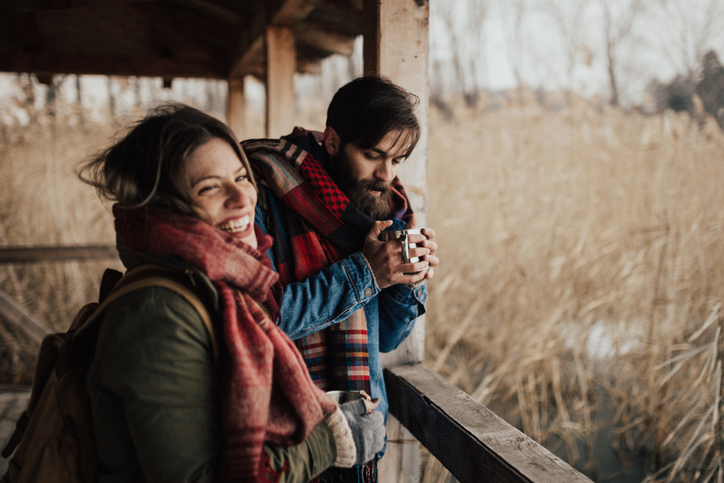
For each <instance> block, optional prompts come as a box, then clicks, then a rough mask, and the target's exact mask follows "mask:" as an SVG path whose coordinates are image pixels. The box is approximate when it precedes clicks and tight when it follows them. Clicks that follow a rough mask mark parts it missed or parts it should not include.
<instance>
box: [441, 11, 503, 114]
mask: <svg viewBox="0 0 724 483" xmlns="http://www.w3.org/2000/svg"><path fill="white" fill-rule="evenodd" d="M433 6H434V7H435V8H436V9H437V12H436V13H435V14H436V16H437V18H439V19H440V21H441V25H442V29H443V30H444V32H436V37H437V36H439V35H444V37H445V38H444V39H440V38H434V39H433V41H438V42H440V41H442V42H444V43H447V47H448V51H449V53H450V55H451V57H450V62H451V63H452V68H453V71H454V78H453V79H452V85H451V87H452V90H453V91H454V92H457V93H461V94H462V95H463V96H464V97H465V100H466V102H467V103H468V105H474V104H475V102H476V100H477V96H478V91H479V90H480V89H482V88H483V86H484V85H485V83H486V82H485V77H486V68H487V66H486V57H485V32H486V30H485V19H486V17H487V15H488V6H489V3H488V0H463V1H455V2H435V3H434V4H433Z"/></svg>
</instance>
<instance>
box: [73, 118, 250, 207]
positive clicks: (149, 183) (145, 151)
mask: <svg viewBox="0 0 724 483" xmlns="http://www.w3.org/2000/svg"><path fill="white" fill-rule="evenodd" d="M214 138H219V139H222V140H224V141H226V142H227V143H229V145H230V146H231V147H232V149H233V150H234V151H235V152H236V155H237V156H238V157H239V160H240V161H241V162H242V164H243V165H244V167H245V168H246V170H247V172H248V173H249V178H250V179H251V181H252V183H253V184H254V187H255V188H256V183H255V181H254V178H253V175H252V172H251V167H250V166H249V161H248V159H247V158H246V155H245V154H244V151H243V150H242V149H241V147H240V145H239V142H238V140H237V139H236V136H234V133H233V132H232V131H231V129H229V127H228V126H227V125H226V124H224V123H223V122H221V121H219V120H218V119H216V118H214V117H212V116H209V115H208V114H205V113H203V112H201V111H199V110H198V109H194V108H193V107H189V106H185V105H182V104H168V105H162V106H159V107H157V108H155V109H153V110H152V111H150V112H149V113H148V115H146V117H145V118H143V119H142V120H140V121H139V122H138V123H136V124H135V125H134V126H133V127H132V128H131V129H130V130H129V131H128V132H127V134H126V135H125V136H123V138H122V139H121V140H120V141H118V142H116V143H114V144H113V145H112V146H110V147H109V148H107V149H106V150H104V151H102V152H101V153H100V154H98V155H96V156H95V157H94V158H93V159H91V160H90V161H88V162H86V163H85V164H84V165H83V166H82V167H81V169H80V170H79V173H78V176H79V177H80V179H81V180H82V181H83V182H85V183H87V184H89V185H91V186H93V187H94V188H95V189H96V191H97V192H98V195H99V196H100V197H101V198H105V199H107V200H109V201H113V202H116V203H118V204H119V205H120V206H121V207H124V208H138V207H141V206H144V205H147V204H149V205H159V206H164V207H166V208H169V209H171V210H173V211H176V212H178V213H182V214H186V215H191V216H196V217H198V214H197V212H195V211H194V209H193V203H192V201H191V199H190V198H189V196H188V194H187V192H186V189H185V187H184V186H183V169H184V165H185V163H186V160H187V159H188V158H189V156H190V155H191V154H192V153H193V152H194V151H195V150H196V149H197V148H198V147H199V146H202V145H204V144H206V143H207V142H209V141H211V140H212V139H214Z"/></svg>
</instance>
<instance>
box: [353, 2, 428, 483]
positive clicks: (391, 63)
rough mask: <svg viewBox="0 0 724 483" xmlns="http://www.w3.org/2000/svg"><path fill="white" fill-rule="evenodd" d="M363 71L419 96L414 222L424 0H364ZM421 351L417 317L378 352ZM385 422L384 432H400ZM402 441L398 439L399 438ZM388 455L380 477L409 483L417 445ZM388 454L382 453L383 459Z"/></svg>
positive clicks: (413, 197)
mask: <svg viewBox="0 0 724 483" xmlns="http://www.w3.org/2000/svg"><path fill="white" fill-rule="evenodd" d="M363 5H364V11H363V30H364V71H365V73H376V74H382V75H384V76H386V77H388V78H389V79H390V80H392V82H394V83H395V84H397V85H399V86H401V87H404V88H405V89H407V90H409V91H411V92H413V93H414V94H416V95H417V96H418V97H419V98H420V106H419V108H418V110H417V112H416V114H417V117H418V120H419V122H420V127H421V135H420V140H419V142H418V144H417V147H416V148H415V150H414V152H413V153H412V155H411V156H410V158H409V159H408V160H407V161H406V162H405V163H404V165H403V167H402V169H400V172H399V173H398V175H399V176H400V179H401V180H402V182H403V184H404V185H405V189H406V191H407V194H408V196H409V197H410V202H411V204H412V208H413V209H414V210H415V215H416V217H417V222H418V226H424V225H425V221H426V215H427V174H426V173H427V125H428V121H427V106H428V104H429V101H428V99H429V87H428V77H427V73H428V53H427V50H428V44H429V40H428V16H429V6H428V2H427V0H422V1H421V0H364V4H363ZM424 349H425V319H424V316H423V317H420V318H418V320H417V322H416V323H415V329H414V330H413V331H412V333H411V334H410V336H409V337H408V338H407V340H405V341H404V342H403V343H402V344H401V345H400V347H399V348H398V349H396V350H394V351H392V352H391V353H389V354H383V357H382V363H383V364H384V365H385V366H397V365H399V364H410V363H417V362H422V360H423V356H424ZM395 424H399V423H397V422H395V421H394V420H392V419H391V420H390V421H388V424H387V431H388V434H390V433H392V434H404V431H402V430H401V429H399V428H398V429H396V428H394V425H395ZM403 439H404V438H403ZM388 456H389V457H390V458H394V459H395V461H396V463H397V464H396V465H394V466H393V465H389V464H388V463H384V462H381V466H380V481H395V482H400V483H414V482H417V481H419V475H420V446H419V444H417V443H403V444H390V445H388ZM388 456H385V458H387V457H388Z"/></svg>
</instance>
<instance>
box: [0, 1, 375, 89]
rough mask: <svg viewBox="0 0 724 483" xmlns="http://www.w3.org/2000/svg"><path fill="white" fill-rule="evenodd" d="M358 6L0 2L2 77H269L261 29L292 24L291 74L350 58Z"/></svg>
mask: <svg viewBox="0 0 724 483" xmlns="http://www.w3.org/2000/svg"><path fill="white" fill-rule="evenodd" d="M362 12H363V1H362V0H321V1H315V0H272V1H259V0H159V1H151V0H3V2H2V3H1V4H0V71H6V72H33V73H35V74H37V76H38V78H39V79H40V80H41V81H45V82H46V83H47V80H48V79H49V78H50V76H52V75H53V74H60V73H75V74H101V75H122V76H123V75H125V76H131V75H134V76H152V77H162V78H163V79H164V80H165V81H166V82H167V83H168V82H170V81H171V80H172V79H173V78H175V77H197V78H216V79H229V78H234V77H241V76H244V75H247V74H251V75H254V76H256V77H258V78H260V79H264V78H265V74H266V67H265V52H264V41H265V28H266V26H267V25H277V26H287V27H290V28H291V30H292V33H293V35H294V39H295V41H296V59H295V60H296V68H297V71H299V72H315V71H316V70H318V68H319V65H320V61H321V60H322V59H323V58H325V57H327V56H329V55H331V54H335V53H336V54H345V55H346V54H350V53H351V52H352V49H353V46H354V40H355V38H356V37H357V36H359V35H361V34H362V31H363V14H362Z"/></svg>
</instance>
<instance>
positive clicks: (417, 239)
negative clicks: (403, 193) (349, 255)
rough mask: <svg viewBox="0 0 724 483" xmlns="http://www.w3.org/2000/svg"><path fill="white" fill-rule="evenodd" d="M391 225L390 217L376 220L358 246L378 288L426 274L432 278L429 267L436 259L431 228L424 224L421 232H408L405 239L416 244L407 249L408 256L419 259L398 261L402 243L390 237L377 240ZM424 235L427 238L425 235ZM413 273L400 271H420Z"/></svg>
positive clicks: (433, 235) (422, 278) (405, 281)
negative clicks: (420, 233) (361, 245)
mask: <svg viewBox="0 0 724 483" xmlns="http://www.w3.org/2000/svg"><path fill="white" fill-rule="evenodd" d="M411 223H414V217H413V219H412V220H411V221H410V223H408V225H407V228H413V227H414V224H413V225H412V226H410V224H411ZM390 225H392V221H390V220H387V221H377V222H375V224H374V226H373V227H372V229H371V230H370V231H369V233H368V234H367V237H366V238H365V244H364V247H363V248H362V254H364V256H365V257H367V261H368V262H369V264H370V267H371V268H372V273H374V275H375V279H376V280H377V285H379V287H380V288H381V289H383V288H387V287H389V286H391V285H395V284H398V283H406V284H414V283H417V282H420V281H422V280H424V279H426V278H428V279H429V278H432V276H433V273H432V270H433V268H432V267H434V266H436V265H437V264H438V263H440V260H439V259H438V258H437V257H436V256H435V252H436V251H437V243H435V242H434V241H432V240H431V238H434V237H435V231H434V230H432V229H430V228H425V229H424V231H423V233H424V234H425V236H422V235H410V237H409V242H410V243H416V244H417V247H416V248H412V249H410V257H411V258H414V257H421V261H419V262H417V263H403V262H402V247H401V245H400V241H399V240H390V241H387V242H383V241H380V240H379V236H380V233H382V232H383V231H384V230H385V229H386V228H388V227H389V226H390ZM426 237H427V238H426ZM428 267H429V269H428V270H427V271H425V272H421V273H415V274H414V275H404V273H410V272H413V273H414V272H420V271H421V270H425V269H426V268H428Z"/></svg>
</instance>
